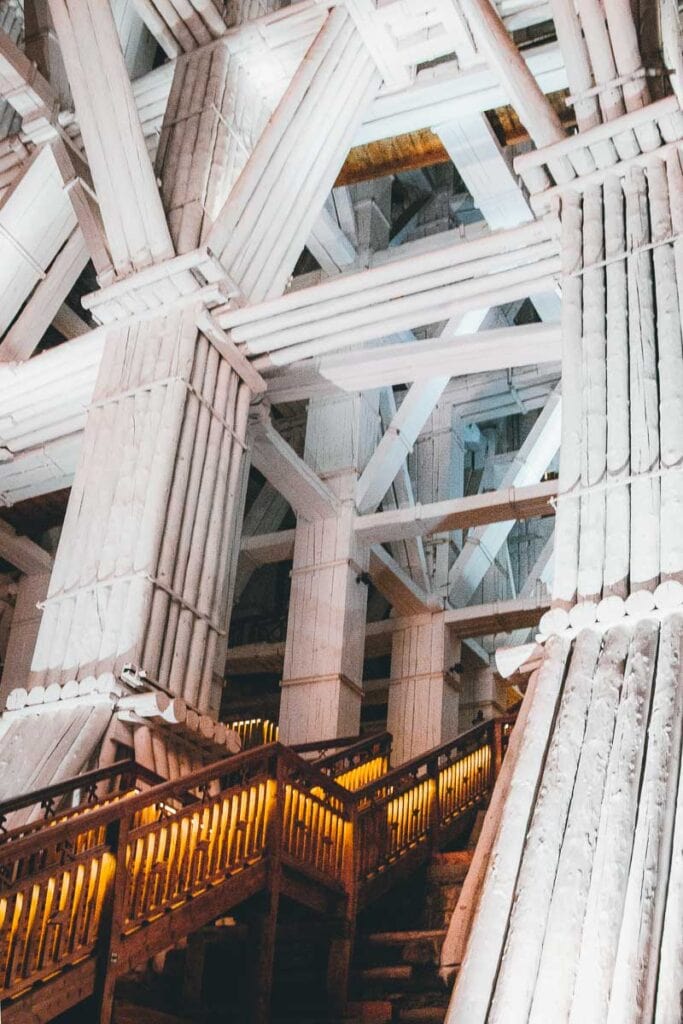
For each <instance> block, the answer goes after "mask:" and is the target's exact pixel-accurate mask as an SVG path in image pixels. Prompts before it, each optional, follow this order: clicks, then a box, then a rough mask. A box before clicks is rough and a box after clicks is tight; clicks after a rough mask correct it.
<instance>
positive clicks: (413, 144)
mask: <svg viewBox="0 0 683 1024" xmlns="http://www.w3.org/2000/svg"><path fill="white" fill-rule="evenodd" d="M566 95H567V93H566V90H560V91H559V92H554V93H549V94H548V99H549V100H550V102H551V104H552V106H553V108H554V109H555V111H556V113H557V114H558V116H559V118H560V120H561V121H562V124H563V126H564V127H565V128H566V129H567V130H568V131H569V130H571V129H572V128H574V127H575V125H576V119H575V117H574V110H573V108H572V107H568V106H567V105H566V103H565V98H566ZM486 116H487V117H488V119H489V121H490V122H491V126H492V128H493V130H494V131H495V133H496V136H497V137H498V141H499V142H500V143H501V145H504V146H513V145H517V144H519V143H522V142H528V141H529V133H528V132H527V130H526V128H525V127H524V125H523V124H522V122H521V121H520V120H519V117H518V116H517V113H516V111H515V110H514V108H513V107H511V106H504V107H498V108H497V109H496V110H489V111H487V112H486ZM449 160H450V157H449V155H448V152H447V150H446V149H445V147H444V145H443V143H442V142H441V139H440V138H439V136H438V135H437V133H436V132H433V131H431V129H429V128H424V129H422V130H421V131H416V132H406V133H405V134H403V135H394V136H393V137H392V138H388V139H379V140H378V141H377V142H369V143H367V144H366V145H364V146H355V147H354V148H353V149H352V150H351V151H350V153H349V155H348V157H347V158H346V161H345V163H344V166H343V167H342V169H341V171H340V172H339V177H338V178H337V180H336V182H335V186H340V185H355V184H357V183H358V182H360V181H369V180H371V179H373V178H383V177H385V176H387V175H389V174H400V173H401V171H415V170H419V169H420V168H422V167H432V166H433V165H435V164H445V163H448V161H449Z"/></svg>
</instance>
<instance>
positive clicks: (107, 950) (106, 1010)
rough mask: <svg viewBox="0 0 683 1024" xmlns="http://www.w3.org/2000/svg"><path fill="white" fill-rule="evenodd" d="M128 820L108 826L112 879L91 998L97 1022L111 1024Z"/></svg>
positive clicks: (125, 884) (125, 886) (123, 907)
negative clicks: (112, 860) (112, 868)
mask: <svg viewBox="0 0 683 1024" xmlns="http://www.w3.org/2000/svg"><path fill="white" fill-rule="evenodd" d="M129 828H130V823H129V820H128V818H127V817H121V818H118V819H117V820H116V821H114V822H112V824H111V825H110V826H109V828H108V830H107V831H108V836H107V839H108V845H109V847H110V849H111V850H112V853H113V855H114V858H115V865H114V879H113V883H112V885H111V887H110V889H109V892H108V894H107V899H106V902H105V905H104V907H103V909H102V916H101V918H100V928H99V931H100V950H99V954H98V958H97V974H96V979H95V992H94V1001H95V1007H96V1009H99V1024H111V1019H112V1014H113V1010H114V991H115V988H116V979H117V976H118V959H119V950H120V947H121V940H122V937H123V925H124V919H125V913H126V893H127V889H128V871H127V865H126V848H127V846H128V833H129Z"/></svg>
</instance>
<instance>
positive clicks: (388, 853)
mask: <svg viewBox="0 0 683 1024" xmlns="http://www.w3.org/2000/svg"><path fill="white" fill-rule="evenodd" d="M510 728H511V722H508V721H507V720H506V719H495V720H492V721H488V722H483V723H482V724H481V725H479V726H476V727H475V728H474V729H471V730H470V731H469V732H467V733H464V734H463V735H462V736H459V737H458V738H457V739H456V740H454V741H453V742H452V743H446V744H444V745H443V746H441V747H438V748H436V749H435V750H432V751H430V752H429V753H428V754H426V755H421V756H419V757H416V758H415V759H414V760H411V761H408V762H406V763H405V764H403V765H401V766H400V767H398V768H394V769H393V770H392V771H390V772H388V773H386V774H384V775H382V777H381V778H379V779H377V780H376V781H374V782H371V783H370V784H369V785H366V786H364V787H363V788H361V789H358V790H356V792H355V794H354V796H355V799H356V822H355V828H356V830H357V839H356V842H357V847H358V858H359V869H358V876H359V877H358V883H359V886H360V888H361V893H362V892H363V890H369V891H372V889H373V888H378V887H381V884H380V886H378V885H377V882H378V879H379V876H381V875H383V874H386V873H387V872H388V871H389V869H391V868H392V867H393V866H394V865H396V864H398V863H399V862H402V864H403V866H404V869H407V868H408V866H409V864H410V863H412V862H415V861H416V860H422V859H424V858H425V857H426V856H428V855H429V852H430V849H431V847H432V846H434V845H435V844H436V843H438V842H439V841H440V840H442V839H443V837H444V835H445V833H447V832H448V830H449V829H450V828H451V826H453V825H454V824H455V823H456V822H457V821H458V820H462V818H463V816H464V815H465V814H466V813H467V812H468V811H471V810H473V809H474V808H476V807H478V806H481V805H482V804H484V803H485V802H487V801H488V798H489V797H490V795H491V792H492V789H493V784H494V782H495V776H496V774H497V770H498V768H499V766H500V762H501V760H502V756H503V749H504V748H503V743H504V737H506V736H507V733H508V732H509V729H510ZM361 901H363V896H362V895H361Z"/></svg>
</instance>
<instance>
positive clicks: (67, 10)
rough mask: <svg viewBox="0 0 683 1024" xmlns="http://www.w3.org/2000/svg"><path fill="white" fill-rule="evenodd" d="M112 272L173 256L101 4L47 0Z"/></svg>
mask: <svg viewBox="0 0 683 1024" xmlns="http://www.w3.org/2000/svg"><path fill="white" fill-rule="evenodd" d="M50 11H51V13H52V18H53V20H54V24H55V29H56V31H57V36H58V38H59V42H60V45H61V48H62V55H63V57H64V65H65V67H66V70H67V74H68V76H69V83H70V85H71V90H72V92H73V97H74V103H75V106H76V111H77V113H78V118H79V123H80V129H81V134H82V136H83V142H84V144H85V151H86V153H87V156H88V162H89V164H90V169H91V172H92V176H93V181H94V183H95V189H96V191H97V196H98V199H99V203H100V209H101V211H102V220H103V222H104V225H105V229H106V232H107V239H108V243H109V248H110V251H111V255H112V259H113V262H114V266H115V268H116V271H117V273H120V274H126V273H130V272H131V271H132V270H133V269H140V268H142V267H144V266H147V265H148V264H150V263H153V262H156V261H159V260H163V259H167V258H168V257H170V256H173V254H174V253H173V246H172V244H171V236H170V234H169V230H168V226H167V224H166V217H165V214H164V211H163V207H162V205H161V199H160V197H159V190H158V188H157V184H156V180H155V177H154V172H153V170H152V165H151V163H150V159H149V154H148V151H147V146H146V145H145V140H144V137H143V134H142V128H141V126H140V120H139V117H138V112H137V109H136V106H135V100H134V97H133V90H132V87H131V83H130V79H129V77H128V72H127V70H126V65H125V62H124V58H123V54H122V52H121V46H120V43H119V38H118V34H117V31H116V25H115V23H114V18H113V16H112V12H111V7H110V4H109V3H102V2H101V0H50Z"/></svg>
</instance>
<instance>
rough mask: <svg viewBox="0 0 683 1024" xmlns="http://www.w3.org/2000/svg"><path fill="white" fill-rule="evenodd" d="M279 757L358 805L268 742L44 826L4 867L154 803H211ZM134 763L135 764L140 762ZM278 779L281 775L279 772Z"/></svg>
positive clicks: (1, 853) (7, 848)
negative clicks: (213, 790) (230, 781)
mask: <svg viewBox="0 0 683 1024" xmlns="http://www.w3.org/2000/svg"><path fill="white" fill-rule="evenodd" d="M278 757H279V758H281V759H282V760H283V761H284V762H285V763H286V764H288V765H289V766H290V768H293V769H295V770H296V772H297V774H298V775H300V776H301V777H302V778H304V777H305V778H306V781H307V782H308V783H309V784H310V785H311V786H314V787H319V788H321V789H324V790H326V791H327V792H328V794H329V795H330V796H332V797H334V799H335V800H336V801H338V802H339V804H340V805H342V806H343V807H344V808H347V807H349V806H350V804H352V802H353V796H354V794H352V793H350V792H349V790H346V789H344V788H343V787H342V786H339V785H337V783H336V782H334V780H333V779H330V778H329V776H327V775H325V774H324V773H323V772H321V771H319V770H318V769H317V768H316V767H315V766H314V765H310V764H308V763H307V762H306V761H304V760H303V759H302V758H300V757H298V756H297V755H296V754H295V753H294V752H293V751H291V750H290V749H289V748H288V747H285V746H283V745H282V744H281V743H277V742H276V743H268V744H264V745H263V746H260V747H254V748H252V749H251V750H245V751H242V752H240V753H239V754H233V755H231V756H230V757H227V758H223V759H222V760H220V761H214V762H212V763H211V764H210V765H207V766H206V767H204V768H201V769H199V770H198V771H196V772H193V773H192V774H191V775H185V776H183V777H182V778H180V779H173V780H171V781H167V782H162V783H160V784H159V785H155V786H154V787H153V788H151V789H148V790H145V791H144V792H139V793H131V794H129V795H127V796H125V797H124V798H123V799H121V800H118V801H116V802H115V803H110V804H106V805H104V806H95V807H94V808H92V809H86V810H87V817H86V815H85V814H81V815H77V816H70V817H69V818H67V819H66V820H64V821H58V822H54V824H53V823H50V827H49V829H47V828H46V827H45V825H43V828H41V829H40V830H39V831H37V832H36V833H34V834H32V835H27V836H20V837H19V838H17V839H15V840H13V841H12V842H11V843H3V844H0V867H2V865H3V864H6V863H7V862H8V861H14V860H16V859H20V858H23V857H27V856H30V855H31V854H33V853H35V852H37V851H38V850H40V848H41V846H42V845H45V843H44V839H43V837H45V836H47V838H48V840H49V844H50V846H55V847H56V846H59V845H60V844H61V843H68V841H69V840H70V839H73V838H74V837H75V836H76V835H78V833H79V832H83V831H84V830H85V829H87V830H88V831H93V832H94V831H96V830H98V829H101V828H106V827H107V826H109V825H112V824H113V823H114V822H117V821H121V820H122V819H124V818H129V819H130V818H132V817H134V815H135V814H136V813H137V812H139V811H141V810H143V809H144V808H145V807H147V806H149V805H159V806H162V805H168V804H169V803H170V801H172V800H173V799H174V798H175V799H177V800H179V802H180V803H181V804H183V805H185V806H187V805H188V804H190V803H193V802H200V801H201V800H203V799H206V796H207V793H208V787H209V785H210V784H211V783H212V782H215V781H216V780H217V779H220V778H225V777H232V776H234V777H240V776H243V775H244V772H245V771H246V770H248V768H249V767H254V766H258V765H259V763H262V764H263V765H266V764H267V762H269V761H275V760H276V759H277V758H278ZM132 763H133V764H135V762H132ZM145 771H146V770H145ZM152 774H153V773H152ZM274 777H275V772H273V778H274ZM29 795H30V794H29ZM0 875H1V872H0ZM0 882H1V878H0Z"/></svg>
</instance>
